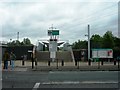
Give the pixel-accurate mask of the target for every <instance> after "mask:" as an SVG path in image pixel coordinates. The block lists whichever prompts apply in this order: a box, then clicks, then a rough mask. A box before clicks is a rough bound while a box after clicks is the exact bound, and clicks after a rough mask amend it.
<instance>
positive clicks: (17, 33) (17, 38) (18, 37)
mask: <svg viewBox="0 0 120 90" xmlns="http://www.w3.org/2000/svg"><path fill="white" fill-rule="evenodd" d="M17 40H18V41H19V32H17Z"/></svg>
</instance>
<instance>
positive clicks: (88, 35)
mask: <svg viewBox="0 0 120 90" xmlns="http://www.w3.org/2000/svg"><path fill="white" fill-rule="evenodd" d="M85 36H87V37H88V63H89V65H91V61H90V25H88V34H87V35H85Z"/></svg>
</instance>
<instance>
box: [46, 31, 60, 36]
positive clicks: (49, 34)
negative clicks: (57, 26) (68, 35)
mask: <svg viewBox="0 0 120 90" xmlns="http://www.w3.org/2000/svg"><path fill="white" fill-rule="evenodd" d="M51 35H59V30H48V36H51Z"/></svg>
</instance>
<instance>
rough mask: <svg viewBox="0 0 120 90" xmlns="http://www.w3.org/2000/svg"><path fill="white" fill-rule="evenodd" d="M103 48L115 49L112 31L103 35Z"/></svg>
mask: <svg viewBox="0 0 120 90" xmlns="http://www.w3.org/2000/svg"><path fill="white" fill-rule="evenodd" d="M102 44H103V48H112V49H113V48H114V36H113V34H112V32H111V31H107V32H106V33H105V34H104V35H103V43H102Z"/></svg>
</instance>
